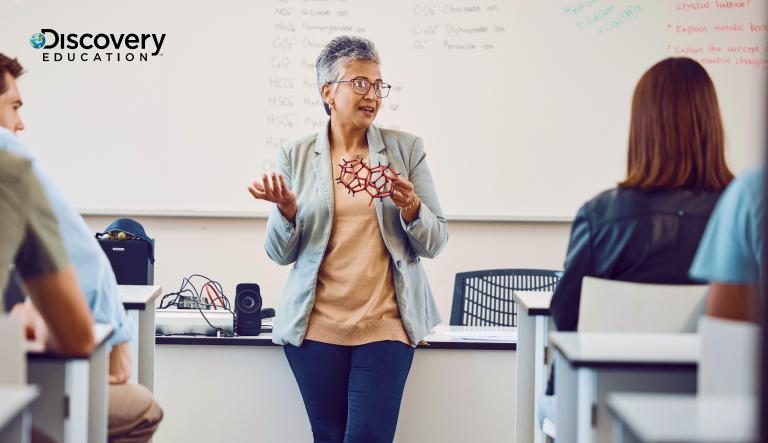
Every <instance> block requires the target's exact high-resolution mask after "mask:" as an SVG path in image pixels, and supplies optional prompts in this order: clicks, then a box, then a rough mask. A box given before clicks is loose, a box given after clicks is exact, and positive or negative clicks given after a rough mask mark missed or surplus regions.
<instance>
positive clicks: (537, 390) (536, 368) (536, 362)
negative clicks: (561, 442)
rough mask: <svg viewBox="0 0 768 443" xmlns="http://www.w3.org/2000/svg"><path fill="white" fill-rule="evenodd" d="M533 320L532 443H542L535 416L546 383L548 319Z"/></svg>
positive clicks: (541, 434) (540, 317)
mask: <svg viewBox="0 0 768 443" xmlns="http://www.w3.org/2000/svg"><path fill="white" fill-rule="evenodd" d="M533 318H534V322H535V324H536V332H535V333H536V338H535V343H534V348H533V350H534V357H533V391H534V393H533V410H534V426H533V441H534V443H541V442H543V441H544V435H543V433H542V432H541V428H540V427H539V426H538V423H537V421H536V414H537V413H538V411H539V395H542V394H543V393H544V389H545V388H546V383H547V364H546V360H545V356H544V349H545V348H546V346H547V326H548V324H547V323H548V318H547V317H542V316H540V315H537V316H536V317H533Z"/></svg>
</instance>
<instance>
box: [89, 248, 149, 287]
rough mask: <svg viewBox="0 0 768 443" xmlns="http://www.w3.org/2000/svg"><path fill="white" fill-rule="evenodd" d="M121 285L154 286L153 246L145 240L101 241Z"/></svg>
mask: <svg viewBox="0 0 768 443" xmlns="http://www.w3.org/2000/svg"><path fill="white" fill-rule="evenodd" d="M99 244H100V245H101V249H103V250H104V253H105V254H107V258H109V263H110V264H111V265H112V270H113V271H114V272H115V277H117V284H119V285H152V284H154V283H155V266H154V260H152V245H151V244H150V243H149V242H146V241H144V240H113V239H104V238H100V239H99Z"/></svg>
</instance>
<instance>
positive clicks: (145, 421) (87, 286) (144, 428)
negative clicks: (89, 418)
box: [0, 54, 163, 442]
mask: <svg viewBox="0 0 768 443" xmlns="http://www.w3.org/2000/svg"><path fill="white" fill-rule="evenodd" d="M22 72H23V68H22V66H21V64H19V62H18V61H17V60H16V59H11V58H9V57H7V56H5V55H3V54H0V150H5V151H8V152H11V153H13V154H15V155H17V156H20V157H23V158H26V159H29V160H31V161H32V170H33V173H34V174H35V176H36V177H37V179H38V180H39V182H40V184H41V185H42V186H43V189H44V190H45V193H46V196H47V197H48V200H49V202H50V205H51V208H52V209H53V212H54V214H55V215H56V218H57V219H58V221H59V231H60V232H61V236H62V239H63V241H64V248H65V249H66V252H67V255H68V258H69V260H70V261H71V263H72V264H73V266H74V267H75V271H76V273H77V279H78V281H79V283H80V286H81V288H82V290H83V293H84V294H85V298H86V300H87V302H88V306H89V308H90V309H91V312H92V313H93V318H94V321H95V322H97V323H107V324H110V325H112V327H113V328H114V332H113V334H112V336H111V338H110V339H109V341H108V343H107V345H108V346H109V347H110V354H109V383H110V390H109V391H110V392H109V403H110V405H109V406H110V407H109V428H110V429H109V439H110V441H112V440H114V439H125V440H130V441H136V442H139V441H148V440H149V439H150V438H151V436H152V434H153V433H154V431H155V430H156V429H157V426H158V424H159V422H160V420H161V419H162V416H163V413H162V410H161V409H160V407H159V405H158V404H157V403H156V402H155V401H154V399H153V398H152V394H151V393H150V392H149V390H147V389H146V388H145V387H143V386H141V385H137V384H129V383H126V382H127V381H128V379H129V378H130V376H131V355H130V341H131V340H135V338H136V330H135V326H134V324H133V323H132V322H131V321H130V320H129V319H128V317H127V315H126V312H125V309H124V308H123V305H122V302H121V300H120V297H119V295H118V293H117V281H116V280H115V275H114V273H113V272H112V268H111V266H110V264H109V261H108V260H107V257H106V256H105V255H104V252H103V251H102V250H101V247H100V246H99V244H98V242H97V241H96V239H95V237H94V236H93V234H91V232H90V229H89V228H88V226H87V225H86V223H85V220H83V218H82V217H81V216H80V215H79V214H78V213H77V211H75V209H74V208H72V206H70V204H69V203H68V201H67V199H66V198H65V197H64V195H63V194H62V193H61V191H60V190H59V188H58V187H57V186H56V184H55V183H54V182H53V181H52V180H51V178H50V177H49V176H48V175H47V174H46V173H45V172H44V171H42V169H40V166H39V164H38V162H37V161H36V160H35V158H34V156H33V155H32V153H31V152H30V151H29V150H28V149H27V148H26V147H25V146H24V145H23V144H22V143H21V142H20V141H19V140H18V139H17V138H16V136H15V134H16V133H17V132H18V131H21V130H23V129H24V123H23V122H22V120H21V117H20V115H19V112H18V110H19V108H20V107H21V105H22V100H21V94H20V92H19V89H18V87H17V85H16V78H17V77H19V76H20V75H21V74H22ZM14 309H15V310H16V312H18V311H19V310H26V311H29V312H27V313H26V315H24V316H25V317H26V318H33V317H34V316H35V315H36V314H35V310H34V307H33V305H31V304H24V305H17V306H16V307H15V308H14ZM37 324H42V323H40V322H37Z"/></svg>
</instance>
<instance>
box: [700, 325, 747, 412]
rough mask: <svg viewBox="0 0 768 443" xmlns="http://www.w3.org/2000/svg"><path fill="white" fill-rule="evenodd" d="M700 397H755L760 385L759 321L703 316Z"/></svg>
mask: <svg viewBox="0 0 768 443" xmlns="http://www.w3.org/2000/svg"><path fill="white" fill-rule="evenodd" d="M699 334H700V335H701V359H700V360H699V370H698V371H697V375H698V383H697V387H698V395H699V397H731V396H732V397H754V396H756V395H757V393H758V392H760V391H759V385H760V381H759V379H760V370H759V368H760V334H761V330H760V325H758V324H755V323H750V322H746V321H733V320H725V319H721V318H715V317H708V316H705V317H702V318H701V320H700V323H699Z"/></svg>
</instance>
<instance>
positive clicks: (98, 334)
mask: <svg viewBox="0 0 768 443" xmlns="http://www.w3.org/2000/svg"><path fill="white" fill-rule="evenodd" d="M112 332H113V331H112V325H107V324H103V323H96V324H95V325H93V336H94V338H95V340H96V347H97V348H98V347H100V346H103V345H104V343H105V342H106V341H107V339H108V338H109V337H110V336H111V335H112ZM24 347H25V350H26V351H27V357H35V358H56V359H68V358H88V357H87V356H85V357H83V356H68V355H60V354H54V353H52V352H48V351H47V350H46V349H45V343H41V342H37V341H28V342H26V343H25V345H24Z"/></svg>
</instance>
